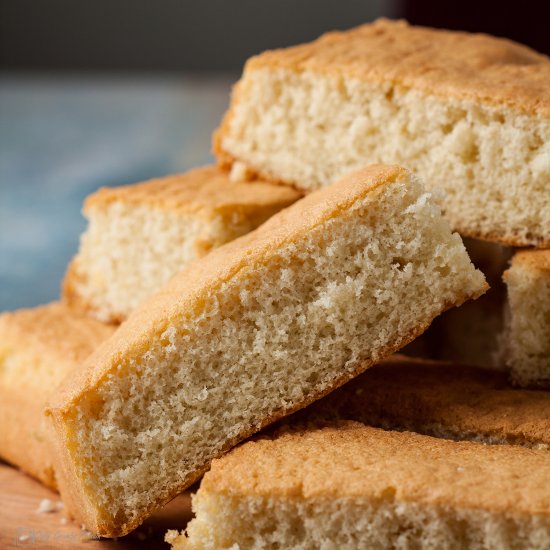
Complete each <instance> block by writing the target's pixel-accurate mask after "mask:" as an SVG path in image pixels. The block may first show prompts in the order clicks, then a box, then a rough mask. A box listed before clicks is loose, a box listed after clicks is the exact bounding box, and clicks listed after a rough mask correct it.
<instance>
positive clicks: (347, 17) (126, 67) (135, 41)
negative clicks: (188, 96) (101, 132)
mask: <svg viewBox="0 0 550 550" xmlns="http://www.w3.org/2000/svg"><path fill="white" fill-rule="evenodd" d="M549 6H550V2H548V1H547V0H537V1H533V0H522V1H521V2H513V3H511V2H505V1H504V0H501V1H500V2H494V1H483V0H478V1H475V2H474V1H471V0H462V1H445V0H410V1H406V0H371V1H365V0H363V1H359V0H340V1H323V0H207V1H206V0H205V1H197V0H195V1H185V0H158V1H155V0H0V55H1V58H0V68H1V69H10V70H27V71H28V70H32V71H37V70H39V71H76V70H77V71H90V70H91V71H100V72H110V71H117V72H120V71H125V72H127V71H162V72H167V71H182V72H214V71H218V72H219V71H223V72H234V71H239V70H240V68H241V67H242V64H243V62H244V61H245V60H246V58H247V57H249V56H250V55H252V54H254V53H257V52H260V51H262V50H265V49H268V48H274V47H279V46H285V45H290V44H295V43H299V42H303V41H309V40H311V39H313V38H315V37H317V36H318V35H319V34H321V33H323V32H325V31H327V30H330V29H343V28H348V27H351V26H354V25H358V24H360V23H363V22H366V21H369V20H372V19H374V18H376V17H378V16H381V15H385V16H388V17H405V18H406V19H408V20H409V21H410V22H411V23H415V24H423V25H430V26H435V27H443V28H449V29H464V30H470V31H482V32H488V33H492V34H495V35H498V36H506V37H509V38H512V39H515V40H518V41H520V42H523V43H525V44H528V45H530V46H532V47H533V48H535V49H538V50H539V51H541V52H544V53H547V54H548V53H550V18H549V17H550V16H549Z"/></svg>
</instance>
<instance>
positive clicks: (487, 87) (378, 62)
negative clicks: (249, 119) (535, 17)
mask: <svg viewBox="0 0 550 550" xmlns="http://www.w3.org/2000/svg"><path fill="white" fill-rule="evenodd" d="M264 68H268V69H277V68H283V69H290V70H294V71H298V72H302V71H312V72H318V73H324V74H327V75H333V76H338V77H345V78H355V79H358V80H366V81H369V82H373V81H374V82H387V83H391V84H394V85H398V86H403V87H405V88H415V89H419V90H421V91H423V92H425V93H428V94H433V95H436V96H442V97H448V96H450V97H453V98H457V99H465V100H472V101H476V102H483V103H486V104H490V105H495V106H505V107H509V108H511V109H514V110H517V111H520V112H523V113H525V114H528V115H535V116H541V117H545V118H550V58H548V57H547V56H545V55H543V54H540V53H537V52H535V51H534V50H532V49H530V48H528V47H527V46H523V45H521V44H517V43H515V42H512V41H510V40H506V39H502V38H495V37H493V36H489V35H485V34H470V33H466V32H457V31H445V30H438V29H430V28H425V27H416V26H410V25H408V24H407V22H406V21H402V20H401V21H390V20H387V19H379V20H377V21H375V22H374V23H372V24H366V25H362V26H360V27H356V28H354V29H351V30H348V31H344V32H330V33H327V34H325V35H323V36H321V37H320V38H319V39H317V40H315V41H314V42H311V43H308V44H303V45H299V46H294V47H291V48H284V49H278V50H273V51H267V52H265V53H262V54H260V55H258V56H255V57H252V58H251V59H250V60H249V61H248V62H247V64H246V66H245V72H247V71H252V70H257V69H264Z"/></svg>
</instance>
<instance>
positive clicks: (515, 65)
mask: <svg viewBox="0 0 550 550" xmlns="http://www.w3.org/2000/svg"><path fill="white" fill-rule="evenodd" d="M214 149H215V152H216V154H217V156H218V159H219V162H220V164H222V165H223V166H226V167H229V166H233V170H234V173H235V174H236V175H239V174H240V175H242V174H243V173H245V172H249V173H253V174H254V173H255V174H261V175H262V177H266V178H270V179H273V180H277V181H280V182H283V183H287V184H290V185H293V186H295V187H297V188H300V189H303V190H305V191H310V190H313V189H318V188H319V187H322V186H325V185H328V184H330V183H331V182H332V181H334V179H335V178H337V177H339V176H341V175H342V174H345V173H347V172H348V171H350V170H353V169H356V168H359V167H361V166H363V165H365V164H368V163H371V162H391V163H393V162H395V163H397V164H401V165H403V166H406V167H407V168H410V169H411V170H414V171H415V172H416V173H418V174H419V175H420V176H422V177H423V178H424V179H425V180H426V184H427V185H429V186H433V187H436V186H437V187H439V188H440V189H442V190H443V191H444V192H445V197H444V210H445V214H446V216H447V217H448V219H449V220H450V222H451V226H452V228H453V229H455V230H457V231H459V232H460V233H461V234H463V235H468V236H471V237H477V238H482V239H489V240H498V241H500V242H501V243H505V244H506V243H507V244H511V245H514V246H525V245H536V246H541V247H550V231H549V228H550V59H549V58H548V57H546V56H544V55H541V54H538V53H537V52H535V51H533V50H531V49H529V48H527V47H525V46H522V45H520V44H516V43H514V42H511V41H509V40H504V39H499V38H494V37H491V36H487V35H482V34H468V33H464V32H451V31H443V30H435V29H428V28H423V27H413V26H409V25H407V23H406V22H404V21H388V20H379V21H376V22H375V23H373V24H368V25H363V26H361V27H358V28H355V29H352V30H349V31H346V32H332V33H328V34H326V35H324V36H322V37H321V38H319V39H318V40H316V41H314V42H312V43H310V44H304V45H300V46H294V47H291V48H286V49H281V50H274V51H268V52H265V53H263V54H261V55H259V56H256V57H253V58H251V59H250V60H249V61H248V62H247V64H246V66H245V69H244V74H243V77H242V78H241V80H240V82H239V83H238V84H237V86H236V88H235V91H234V93H233V99H232V102H231V106H230V109H229V111H228V112H227V114H226V116H225V118H224V120H223V123H222V125H221V127H220V129H219V130H218V132H217V133H216V135H215V139H214Z"/></svg>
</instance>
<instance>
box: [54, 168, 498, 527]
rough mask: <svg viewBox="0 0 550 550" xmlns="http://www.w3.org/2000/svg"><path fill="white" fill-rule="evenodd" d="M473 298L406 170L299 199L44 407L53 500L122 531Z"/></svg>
mask: <svg viewBox="0 0 550 550" xmlns="http://www.w3.org/2000/svg"><path fill="white" fill-rule="evenodd" d="M486 288H487V284H486V282H485V279H484V277H483V275H482V273H481V272H479V271H477V270H476V269H475V268H474V267H473V265H472V264H471V262H470V260H469V258H468V255H467V253H466V251H465V249H464V245H463V244H462V241H461V239H460V237H459V236H458V235H457V234H452V233H451V231H450V229H449V225H448V222H447V221H446V220H444V218H443V217H442V216H441V212H440V210H439V208H438V206H437V205H436V204H435V203H433V202H432V200H431V198H430V195H429V194H428V193H426V192H425V190H424V187H423V185H422V184H421V182H420V181H419V180H418V179H417V178H416V177H414V176H413V175H412V174H411V173H410V172H409V171H407V170H405V169H403V168H400V167H396V166H383V165H375V166H370V167H367V168H364V169H362V170H361V171H358V172H356V173H353V174H350V175H348V176H346V177H344V178H343V179H342V180H340V181H338V182H336V183H335V184H334V185H332V186H330V187H327V188H326V189H323V190H321V191H318V192H316V193H312V194H310V195H308V196H307V197H306V198H304V199H302V200H300V201H298V202H297V203H295V204H294V205H292V206H291V207H289V208H287V209H285V210H284V211H282V212H280V213H278V214H276V215H275V216H273V217H272V218H271V219H270V220H268V221H267V222H266V223H265V224H263V225H262V226H261V227H260V228H258V229H257V230H255V231H253V232H251V233H249V234H248V235H245V236H243V237H241V238H239V239H236V240H235V241H232V242H230V243H228V244H226V245H224V246H222V247H220V248H218V249H216V250H214V251H213V252H211V253H210V254H208V255H207V256H205V257H204V258H202V259H201V260H200V261H196V262H194V263H193V264H191V266H190V267H189V268H188V269H186V270H184V271H183V272H181V273H180V274H178V275H177V276H175V277H174V278H173V279H172V280H171V281H170V282H169V283H168V284H167V285H166V286H164V287H163V288H162V289H161V291H159V292H158V293H156V294H155V295H153V296H152V297H151V298H150V299H149V300H147V301H146V302H145V303H143V304H142V305H141V306H140V307H139V308H138V309H137V310H135V311H134V312H133V313H132V314H131V315H130V316H129V318H128V319H127V320H126V322H124V323H123V324H122V325H121V326H120V328H119V329H118V330H117V332H116V333H115V334H114V335H113V337H112V338H110V339H109V340H108V341H107V342H105V343H104V344H103V345H102V346H101V347H100V348H99V349H98V350H97V351H96V352H95V353H94V354H93V355H92V356H91V357H90V358H89V360H87V361H86V364H85V365H84V369H83V370H82V371H80V372H79V373H78V374H77V375H76V376H75V377H73V379H69V380H67V381H66V382H65V385H64V389H63V392H62V394H61V395H60V397H59V399H58V400H57V401H56V403H54V404H53V405H52V407H51V408H50V411H49V414H50V415H51V416H52V419H53V424H54V427H55V431H56V439H55V442H56V448H57V453H58V455H59V460H60V464H61V468H60V475H59V482H60V488H61V493H62V497H63V499H64V501H65V504H66V505H67V507H68V508H69V510H70V511H71V512H72V513H73V514H74V515H75V516H76V517H77V519H78V520H79V521H80V522H81V523H83V524H85V525H86V527H87V528H88V529H90V530H91V531H92V532H94V533H97V534H100V535H104V536H118V535H123V534H125V533H127V532H129V531H130V530H131V529H133V528H135V527H136V526H137V525H139V524H140V523H141V522H142V521H143V520H144V519H145V518H146V517H147V516H148V515H149V514H151V513H152V512H153V511H154V510H155V509H157V508H159V507H160V506H162V505H163V504H165V503H166V502H168V501H169V500H171V499H172V498H173V497H174V496H175V495H176V494H178V493H179V492H181V491H182V490H183V489H185V488H186V487H188V486H189V485H191V484H192V483H193V482H194V481H195V480H197V479H198V478H199V477H200V476H201V475H202V474H203V473H204V472H205V471H206V470H207V469H208V468H209V466H210V463H211V461H212V459H213V458H216V457H218V456H220V455H221V454H223V453H224V452H226V451H227V450H229V449H230V448H231V447H233V446H234V445H235V444H237V443H238V442H240V441H241V440H243V439H244V438H246V437H248V436H249V435H251V434H253V433H254V432H257V431H259V430H260V429H261V428H263V427H264V426H266V425H267V424H269V423H271V422H273V421H274V420H276V419H279V418H281V417H283V416H285V415H288V414H290V413H291V412H293V411H296V410H298V409H300V408H302V407H304V406H306V405H308V404H309V403H311V402H313V401H314V400H316V399H318V398H320V397H322V396H323V395H325V394H327V393H329V392H330V391H332V390H334V389H335V388H337V387H338V386H340V385H342V384H344V383H345V382H347V381H348V380H350V379H351V378H353V377H354V376H356V375H357V374H359V373H360V372H362V371H364V370H366V369H367V368H368V367H370V366H371V365H373V364H374V363H376V362H379V361H380V360H382V359H383V358H384V357H386V356H388V355H390V354H391V353H393V352H395V351H396V350H397V349H399V348H401V347H402V346H404V345H405V344H407V343H408V342H409V341H411V340H412V339H413V338H415V337H416V336H418V335H419V334H420V333H422V332H423V331H424V330H425V329H426V328H427V327H428V325H429V324H430V323H431V321H432V320H433V318H434V317H435V316H436V315H438V314H440V313H441V312H442V311H444V310H445V309H447V308H449V307H452V306H453V305H460V304H461V303H463V302H464V301H465V300H467V299H469V298H475V297H477V296H479V295H480V294H482V293H483V292H485V290H486Z"/></svg>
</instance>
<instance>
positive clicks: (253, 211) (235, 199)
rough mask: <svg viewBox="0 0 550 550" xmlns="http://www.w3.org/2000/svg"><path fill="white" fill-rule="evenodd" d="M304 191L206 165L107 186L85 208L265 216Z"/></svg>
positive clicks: (297, 197)
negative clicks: (235, 176)
mask: <svg viewBox="0 0 550 550" xmlns="http://www.w3.org/2000/svg"><path fill="white" fill-rule="evenodd" d="M300 196H301V194H300V193H298V192H297V191H295V190H293V189H290V188H288V187H281V186H277V185H273V184H271V183H268V182H265V181H261V180H256V181H254V182H250V181H239V182H235V181H232V180H230V178H229V175H228V174H227V172H225V171H223V170H220V169H219V168H218V167H216V166H204V167H201V168H196V169H194V170H190V171H188V172H185V173H183V174H174V175H170V176H165V177H162V178H155V179H152V180H148V181H145V182H142V183H137V184H134V185H125V186H122V187H113V188H107V187H104V188H102V189H100V190H99V191H96V192H95V193H93V194H92V195H90V196H89V197H88V198H87V199H86V201H85V202H84V212H85V213H86V214H87V213H89V211H90V210H91V209H92V208H105V207H107V206H108V205H109V204H111V203H113V202H124V203H125V204H131V205H136V206H137V205H147V206H150V207H152V208H162V209H166V210H170V211H179V212H187V213H190V214H194V215H200V216H204V217H206V218H212V217H214V216H215V215H221V216H231V217H233V218H234V217H235V216H241V217H242V218H245V217H246V218H250V217H251V216H254V215H258V216H261V215H262V212H263V211H264V210H271V211H273V213H274V212H275V211H277V210H279V209H280V208H283V207H285V206H288V205H290V204H292V203H293V202H295V201H296V200H298V199H299V198H300Z"/></svg>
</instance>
